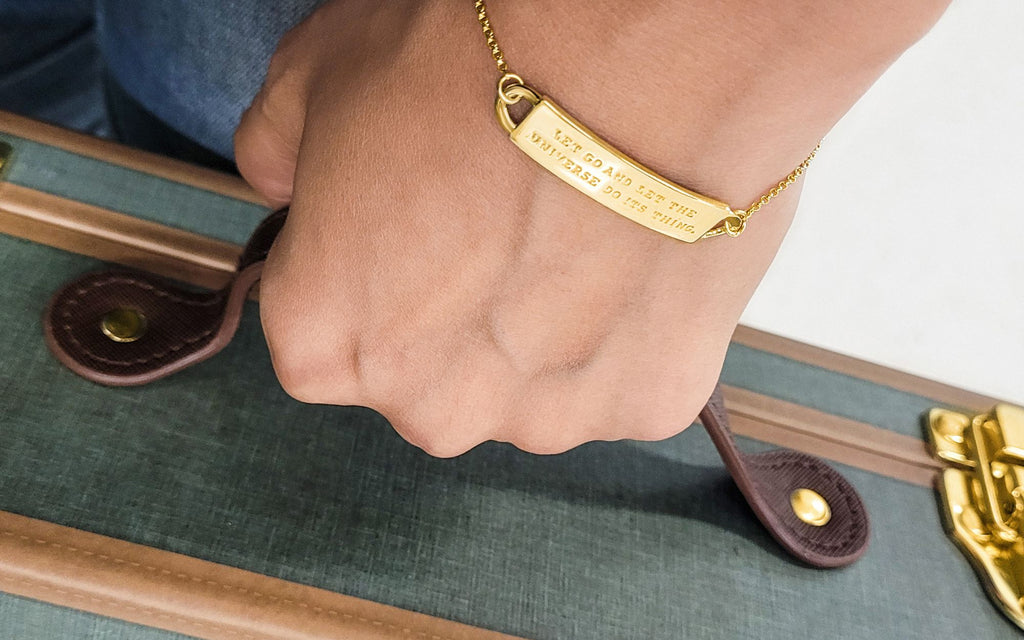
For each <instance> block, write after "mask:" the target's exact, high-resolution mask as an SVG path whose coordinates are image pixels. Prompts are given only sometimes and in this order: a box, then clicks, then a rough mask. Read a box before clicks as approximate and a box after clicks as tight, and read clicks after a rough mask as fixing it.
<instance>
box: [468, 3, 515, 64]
mask: <svg viewBox="0 0 1024 640" xmlns="http://www.w3.org/2000/svg"><path fill="white" fill-rule="evenodd" d="M473 7H475V8H476V19H477V20H478V21H480V28H481V29H483V31H484V38H486V39H487V48H488V49H490V50H491V57H492V58H494V63H495V64H496V65H498V71H499V72H501V73H508V63H507V62H505V53H504V52H503V51H502V50H501V46H499V45H498V38H497V37H495V35H494V29H492V28H491V19H490V18H489V17H487V5H486V4H484V0H476V1H475V2H474V3H473Z"/></svg>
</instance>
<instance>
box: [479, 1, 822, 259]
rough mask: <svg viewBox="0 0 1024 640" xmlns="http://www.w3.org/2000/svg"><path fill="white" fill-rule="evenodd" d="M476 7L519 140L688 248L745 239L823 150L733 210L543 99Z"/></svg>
mask: <svg viewBox="0 0 1024 640" xmlns="http://www.w3.org/2000/svg"><path fill="white" fill-rule="evenodd" d="M473 5H474V7H475V8H476V15H477V19H478V20H479V21H480V27H481V28H482V29H483V32H484V37H485V38H486V39H487V46H488V48H490V50H491V56H492V57H493V58H494V62H495V63H496V64H497V66H498V72H499V73H501V74H502V75H501V78H500V79H499V80H498V97H497V99H496V100H495V103H494V109H495V112H496V114H497V117H498V122H499V123H500V124H501V126H502V127H503V128H504V129H505V131H507V132H508V134H509V138H511V140H512V142H514V143H515V144H516V146H518V147H519V148H520V149H521V150H522V151H523V152H525V153H526V155H528V156H530V157H531V158H533V159H534V160H535V161H537V163H538V164H540V166H542V167H544V168H545V169H547V170H548V171H550V172H551V173H553V174H555V175H556V176H558V177H559V178H561V179H562V180H563V181H564V182H566V183H568V184H569V185H571V186H573V187H575V188H576V189H577V190H579V191H580V192H582V193H584V194H586V195H588V196H590V197H591V198H592V199H594V200H595V201H597V202H599V203H600V204H602V205H604V206H605V207H607V208H609V209H611V210H612V211H614V212H615V213H618V214H620V215H623V216H625V217H627V218H629V219H630V220H632V221H634V222H637V223H639V224H642V225H644V226H645V227H647V228H649V229H653V230H655V231H657V232H659V233H663V234H665V235H667V236H671V237H673V238H676V239H677V240H682V241H683V242H696V241H697V240H700V239H701V238H711V237H714V236H720V235H729V236H732V237H736V236H738V235H740V234H741V233H743V230H744V229H745V228H746V225H747V220H749V219H750V216H751V215H753V214H754V213H755V212H756V211H757V210H758V209H760V208H761V207H763V206H765V205H766V204H768V202H769V201H771V199H772V198H774V197H775V196H777V195H779V194H780V193H782V192H783V191H784V190H785V189H786V187H788V186H789V185H791V184H793V183H794V182H796V181H797V179H798V178H799V177H800V176H801V175H803V173H804V172H805V171H806V170H807V167H808V165H810V163H811V160H813V159H814V156H815V154H816V153H817V152H818V148H819V147H820V146H821V144H820V143H819V144H818V146H816V147H815V148H814V150H813V151H811V153H810V155H809V156H807V159H806V160H804V161H803V162H801V163H800V164H799V166H797V168H796V169H793V171H792V172H790V174H789V175H788V176H786V177H785V178H784V179H782V180H781V181H779V183H778V184H777V185H775V186H774V187H772V188H771V189H770V190H769V191H767V192H766V193H765V194H764V195H763V196H761V197H760V198H758V199H757V200H755V201H754V202H753V203H752V204H751V205H750V206H749V207H747V208H746V209H745V210H736V209H732V208H730V207H729V205H727V204H725V203H724V202H719V201H718V200H715V199H713V198H709V197H707V196H703V195H701V194H699V193H695V192H693V191H690V190H689V189H685V188H683V187H681V186H679V185H677V184H675V183H673V182H671V181H670V180H667V179H665V178H663V177H662V176H660V175H658V174H657V173H655V172H654V171H651V170H650V169H648V168H647V167H645V166H643V165H642V164H640V163H639V162H636V161H635V160H633V159H632V158H630V157H629V156H627V155H626V154H624V153H622V152H621V151H619V150H618V149H616V148H615V147H613V146H612V145H610V144H608V143H607V142H605V141H604V140H602V139H601V138H600V137H598V136H597V135H596V134H594V133H593V132H592V131H590V130H589V129H587V128H586V127H585V126H583V125H582V124H580V123H579V122H578V121H577V120H576V119H575V118H573V117H572V116H570V115H569V114H568V113H566V112H565V111H564V110H562V108H561V107H559V106H558V105H557V104H555V103H554V102H552V101H551V99H550V98H548V97H547V96H541V95H539V94H537V92H536V91H534V90H533V89H531V88H530V87H529V86H527V84H526V83H525V82H524V81H523V79H522V77H520V76H519V75H518V74H515V73H512V72H511V71H509V67H508V63H507V62H505V54H504V52H503V51H502V50H501V47H500V46H498V40H497V38H496V37H495V35H494V29H492V28H491V21H490V19H489V18H488V15H487V5H486V4H484V0H475V2H474V3H473ZM522 100H526V101H527V102H528V103H530V105H531V106H530V110H529V112H528V113H527V114H526V115H525V116H524V117H523V119H522V120H520V121H519V122H515V121H514V120H513V119H512V116H511V114H510V113H509V107H511V106H512V105H514V104H517V103H519V102H520V101H522Z"/></svg>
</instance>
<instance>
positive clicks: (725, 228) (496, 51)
mask: <svg viewBox="0 0 1024 640" xmlns="http://www.w3.org/2000/svg"><path fill="white" fill-rule="evenodd" d="M473 7H474V8H475V9H476V19H477V20H478V21H479V22H480V28H481V29H483V32H484V38H486V39H487V48H488V49H490V50H491V57H493V58H494V63H495V64H496V65H497V66H498V71H499V72H500V73H501V74H502V79H501V80H500V81H499V83H498V95H499V96H502V95H503V88H505V87H506V85H508V86H511V85H512V84H514V82H515V81H518V83H519V84H520V85H522V78H520V77H519V76H517V75H515V74H510V73H509V70H508V63H507V62H505V52H504V51H502V50H501V46H500V45H499V44H498V38H497V36H495V35H494V29H493V28H492V27H491V19H490V17H489V16H488V14H487V4H486V3H485V2H484V0H474V2H473ZM509 78H511V79H513V81H514V82H513V83H508V82H507V79H509ZM523 86H525V85H523ZM820 148H821V143H820V142H819V143H818V144H817V146H815V147H814V149H813V150H812V151H811V153H810V155H808V156H807V157H806V158H805V159H804V161H803V162H801V163H800V164H799V165H797V167H796V169H793V170H792V171H790V173H789V175H788V176H786V177H785V178H783V179H782V180H780V181H779V183H778V184H777V185H775V186H774V187H772V188H771V189H769V190H768V191H767V192H766V193H765V194H764V195H762V196H761V197H760V198H758V199H757V200H755V201H754V202H753V203H751V205H750V206H749V207H747V208H746V210H744V211H737V210H733V215H732V216H730V217H729V218H726V219H725V220H724V221H723V224H722V225H721V226H719V227H715V228H714V229H712V230H711V231H708V232H707V233H705V234H704V236H703V237H705V238H712V237H714V236H720V235H729V236H733V237H736V236H738V235H740V234H741V233H743V230H744V229H745V228H746V226H747V220H749V219H750V216H752V215H754V214H755V213H757V212H758V211H759V210H760V209H761V207H764V206H765V205H767V204H768V203H769V202H771V201H772V199H773V198H775V197H777V196H778V195H779V194H780V193H782V192H783V191H785V190H786V188H787V187H789V186H790V185H791V184H793V183H794V182H796V181H797V180H798V179H799V178H800V176H802V175H803V174H804V172H806V171H807V167H809V166H810V165H811V160H814V156H815V155H817V154H818V149H820Z"/></svg>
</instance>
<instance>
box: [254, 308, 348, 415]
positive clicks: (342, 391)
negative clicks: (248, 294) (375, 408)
mask: <svg viewBox="0 0 1024 640" xmlns="http://www.w3.org/2000/svg"><path fill="white" fill-rule="evenodd" d="M279 327H281V325H280V324H279V323H276V322H274V321H265V323H264V334H265V336H266V340H267V346H268V347H269V349H270V358H271V362H272V363H273V366H274V372H275V374H276V375H277V379H278V382H280V384H281V387H282V388H283V389H284V391H285V393H287V394H288V395H290V396H291V397H293V398H295V399H296V400H298V401H300V402H306V403H324V404H354V403H356V401H358V400H359V398H360V395H361V394H360V390H359V387H358V379H357V377H356V376H355V375H354V371H353V369H352V367H351V363H352V358H351V357H345V353H346V350H345V349H331V348H324V346H323V344H322V343H321V342H320V340H316V339H310V337H309V335H308V334H306V333H304V332H297V331H295V330H294V329H291V328H288V327H287V326H285V327H283V328H279Z"/></svg>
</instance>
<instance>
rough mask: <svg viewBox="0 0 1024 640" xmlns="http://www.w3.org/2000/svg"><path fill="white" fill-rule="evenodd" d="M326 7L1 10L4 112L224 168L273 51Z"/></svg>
mask: <svg viewBox="0 0 1024 640" xmlns="http://www.w3.org/2000/svg"><path fill="white" fill-rule="evenodd" d="M322 1H323V0H233V1H231V2H220V1H217V2H211V1H197V0H31V2H26V1H25V0H0V108H2V109H8V110H12V111H16V112H19V113H23V114H26V115H30V116H33V117H37V118H41V119H44V120H50V121H53V122H56V123H58V124H62V125H65V126H70V127H73V128H77V129H81V130H86V131H89V132H91V133H97V134H113V135H115V136H117V137H120V138H121V139H122V140H124V141H126V142H128V143H133V142H134V143H136V144H138V145H139V146H143V147H145V148H150V149H151V150H155V151H164V152H167V153H170V154H172V155H179V156H181V155H185V156H188V155H189V152H188V151H187V147H188V146H189V144H190V143H187V142H184V141H182V140H175V137H176V136H181V137H182V138H183V140H188V141H191V142H193V143H197V144H198V145H201V146H202V147H204V148H206V149H208V150H210V151H212V152H214V153H215V154H217V155H219V156H223V157H224V158H231V157H232V155H233V153H232V135H233V133H234V130H235V127H236V126H237V125H238V121H239V118H240V117H241V114H242V111H243V110H244V109H245V108H246V107H247V106H248V105H249V102H250V101H251V100H252V97H253V95H255V93H256V91H257V90H258V89H259V87H260V84H261V83H262V81H263V76H264V72H265V70H266V67H267V63H268V62H269V59H270V56H271V54H272V53H273V51H274V49H275V48H276V46H277V42H278V40H279V39H280V37H281V36H282V35H283V34H284V32H285V31H287V30H288V29H289V28H290V27H291V26H293V25H294V24H295V23H297V22H298V21H299V20H301V19H302V18H303V17H304V16H306V15H307V14H308V13H310V12H311V11H312V10H313V9H314V8H315V7H316V6H317V5H318V4H319V3H320V2H322ZM104 84H106V85H107V87H106V91H104ZM161 146H164V147H166V148H162V149H161V148H154V147H161Z"/></svg>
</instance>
